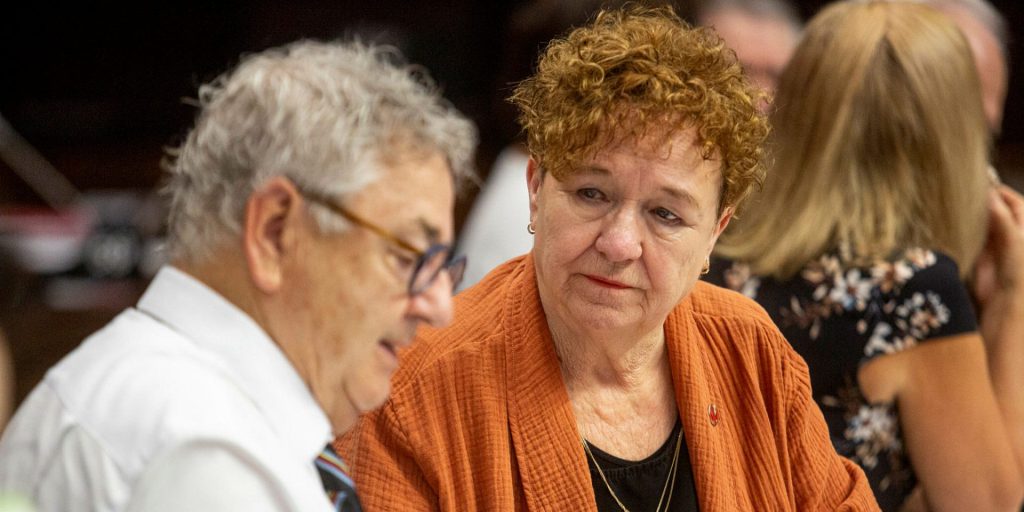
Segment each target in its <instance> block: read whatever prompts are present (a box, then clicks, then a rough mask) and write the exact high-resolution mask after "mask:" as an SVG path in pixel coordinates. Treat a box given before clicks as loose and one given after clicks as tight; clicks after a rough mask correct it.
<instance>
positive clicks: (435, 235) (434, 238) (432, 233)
mask: <svg viewBox="0 0 1024 512" xmlns="http://www.w3.org/2000/svg"><path fill="white" fill-rule="evenodd" d="M417 220H418V221H419V224H420V230H422V231H423V234H424V235H426V237H427V240H428V241H429V242H430V243H431V244H436V243H437V242H438V241H439V240H440V239H441V230H440V229H437V227H436V226H434V225H432V224H431V223H429V222H427V220H426V219H424V218H423V217H420V218H419V219H417Z"/></svg>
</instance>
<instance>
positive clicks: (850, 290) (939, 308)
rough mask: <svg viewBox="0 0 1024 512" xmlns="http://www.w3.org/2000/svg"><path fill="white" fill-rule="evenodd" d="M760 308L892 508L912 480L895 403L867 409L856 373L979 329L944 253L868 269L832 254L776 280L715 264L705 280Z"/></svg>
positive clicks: (840, 446) (911, 254)
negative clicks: (891, 356) (905, 352)
mask: <svg viewBox="0 0 1024 512" xmlns="http://www.w3.org/2000/svg"><path fill="white" fill-rule="evenodd" d="M705 279H706V280H707V281H710V282H712V283H714V284H717V285H719V286H724V287H726V288H731V289H733V290H736V291H739V292H741V293H743V294H744V295H746V296H748V297H751V298H753V299H754V300H756V301H757V302H758V303H760V304H761V305H762V306H763V307H764V308H765V310H767V311H768V314H769V315H771V317H772V319H773V320H774V321H775V323H776V325H778V327H779V329H780V330H781V331H782V333H783V334H784V335H785V336H786V339H788V340H789V342H790V343H791V344H792V345H793V348H795V349H796V351H797V352H799V353H800V355H801V356H803V358H804V359H805V360H806V361H807V365H808V367H809V369H810V374H811V385H812V390H813V394H814V399H815V401H816V402H817V403H818V405H819V406H820V407H821V409H822V412H823V413H824V415H825V420H826V422H827V423H828V428H829V433H830V435H831V437H832V443H833V445H834V446H835V447H836V451H838V452H839V453H840V454H841V455H843V456H845V457H848V458H850V459H852V460H853V461H854V462H856V463H858V464H860V466H861V467H862V468H864V472H865V473H866V474H867V476H868V480H869V481H870V482H871V487H872V490H874V492H875V496H876V497H877V498H878V501H879V504H880V505H881V507H882V510H898V509H899V506H900V504H902V503H903V501H904V500H905V499H906V497H907V496H908V495H909V494H910V492H911V491H913V489H914V487H915V485H916V483H917V481H916V478H915V476H914V471H913V468H912V467H911V466H910V461H909V459H908V458H907V453H906V450H905V448H904V444H903V434H902V433H901V431H900V421H899V412H898V410H897V408H896V404H895V403H894V402H882V403H869V402H868V401H867V400H866V399H865V398H864V396H863V395H862V394H861V391H860V386H859V385H858V383H857V370H858V369H859V368H860V367H861V365H863V364H864V363H866V362H868V361H870V360H871V359H873V358H875V357H878V356H883V355H886V354H893V353H896V352H899V351H901V350H906V349H908V348H911V347H913V346H915V345H917V344H918V343H922V342H927V341H928V340H932V339H936V338H941V337H944V336H951V335H955V334H961V333H965V332H971V331H975V330H977V324H976V320H975V315H974V310H973V308H972V306H971V302H970V298H969V296H968V293H967V289H966V288H965V287H964V285H963V282H962V281H961V280H960V278H959V274H958V271H957V266H956V263H955V262H954V261H953V260H952V259H951V258H949V257H948V256H946V255H944V254H942V253H938V252H934V251H929V250H923V249H912V250H908V251H906V252H905V253H903V254H901V255H899V256H898V257H896V258H893V259H891V260H889V261H880V262H878V263H876V264H874V265H871V266H868V267H855V266H848V265H845V264H844V263H843V261H842V260H841V259H840V258H839V257H838V256H837V255H836V254H835V253H829V254H825V255H823V256H821V257H820V258H818V259H817V260H815V261H812V262H811V263H809V264H808V265H807V266H806V267H804V269H803V270H802V271H801V272H800V273H799V274H798V275H796V276H795V277H793V278H791V279H789V280H788V281H785V282H781V281H778V280H775V279H773V278H769V277H759V276H755V275H751V273H750V268H749V267H748V266H747V265H746V264H743V263H738V262H731V261H726V260H718V261H714V262H713V264H712V267H711V272H709V273H708V275H707V276H705Z"/></svg>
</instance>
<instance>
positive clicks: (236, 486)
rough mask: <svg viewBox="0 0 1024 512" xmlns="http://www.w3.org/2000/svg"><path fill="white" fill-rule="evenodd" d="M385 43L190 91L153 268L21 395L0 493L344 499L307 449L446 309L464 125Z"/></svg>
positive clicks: (331, 47) (300, 502)
mask: <svg viewBox="0 0 1024 512" xmlns="http://www.w3.org/2000/svg"><path fill="white" fill-rule="evenodd" d="M392 57H394V56H393V55H391V54H390V53H389V52H386V51H383V50H381V49H378V48H374V47H368V46H364V45H360V44H323V43H313V42H300V43H296V44H293V45H290V46H287V47H284V48H281V49H273V50H269V51H266V52H263V53H260V54H256V55H252V56H250V57H247V58H246V59H244V60H243V62H242V63H241V64H240V65H239V67H238V68H237V69H236V70H235V71H233V72H230V73H228V74H226V75H224V76H223V77H221V78H219V79H217V80H215V81H214V82H213V83H211V84H209V85H206V86H204V87H202V88H201V89H200V91H199V100H200V102H201V104H202V110H201V112H200V114H199V117H198V120H197V124H196V127H195V129H194V130H193V131H192V132H191V133H190V134H189V136H188V137H187V139H186V141H185V142H184V144H183V145H182V147H181V148H179V149H178V150H177V151H175V152H173V158H172V163H171V165H170V170H171V173H172V177H171V181H170V185H169V187H168V191H169V195H170V198H171V214H170V230H169V231H170V241H169V250H170V254H171V261H172V264H171V265H169V266H167V267H165V268H163V269H161V270H160V272H159V273H158V274H157V276H156V278H155V279H154V280H153V283H152V284H151V285H150V287H149V289H148V290H147V291H146V293H145V295H144V296H143V297H142V298H141V300H140V301H139V303H138V305H137V306H136V307H135V308H133V309H129V310H127V311H125V312H123V313H122V314H121V315H120V316H118V317H117V318H116V319H115V320H114V321H112V322H111V323H110V324H109V325H108V326H106V327H105V328H104V329H102V330H100V331H99V332H97V333H96V334H95V335H93V336H92V337H90V338H89V339H87V340H86V341H85V342H84V343H83V344H82V346H81V347H80V348H78V349H77V350H76V351H75V352H74V353H72V354H71V355H70V356H68V357H67V358H65V359H64V360H63V361H61V362H60V363H59V364H58V365H57V366H56V367H54V368H53V369H52V370H51V371H50V372H49V373H48V374H47V376H46V379H45V380H44V382H43V383H42V384H40V386H39V387H38V388H36V389H35V390H34V391H33V392H32V394H31V396H30V397H29V398H28V400H27V401H26V403H25V404H24V405H23V406H22V407H21V409H20V410H19V411H18V412H17V414H16V416H15V418H14V419H13V421H12V423H11V424H10V426H9V428H8V431H7V432H6V434H5V437H4V438H3V441H2V443H0V489H3V490H9V491H15V492H19V493H22V494H25V495H27V496H29V497H30V499H31V500H32V501H34V503H35V506H36V507H37V508H38V509H39V510H41V511H65V512H66V511H73V510H146V511H153V510H176V511H181V510H247V511H252V510H289V511H291V510H295V511H299V510H302V511H313V510H324V511H326V510H359V503H358V500H357V499H356V498H355V494H354V490H353V489H352V487H351V480H349V479H348V477H347V475H346V474H345V473H344V464H343V463H342V462H341V461H340V459H338V458H337V456H336V455H335V454H333V453H332V452H330V451H329V450H327V449H325V445H326V443H327V442H328V441H329V440H330V439H332V436H334V435H337V434H340V433H342V432H344V431H345V430H346V429H348V428H349V427H350V426H351V425H352V424H353V423H354V422H355V421H356V419H357V417H358V416H359V414H361V413H363V412H365V411H369V410H371V409H373V408H375V407H377V406H379V405H380V404H381V403H382V402H383V401H384V400H385V399H386V398H387V396H388V393H389V390H390V383H389V380H390V377H391V374H392V372H393V371H394V370H395V367H396V364H397V359H396V357H395V352H396V350H397V349H398V348H400V347H403V346H405V345H407V344H408V343H410V341H411V340H412V338H413V334H414V330H415V328H416V326H417V325H418V324H420V323H427V324H431V325H435V326H443V325H445V324H447V323H448V322H449V320H450V318H451V314H452V308H451V294H452V288H453V286H454V282H455V281H458V279H459V277H460V275H461V271H462V268H463V264H464V261H463V260H459V259H453V258H452V254H451V250H450V244H451V238H452V229H453V228H452V207H453V202H454V199H453V197H454V189H455V187H456V185H457V184H458V183H459V182H460V181H461V179H462V178H464V177H466V176H467V175H468V174H469V173H470V172H471V171H470V170H469V169H470V161H471V155H472V151H473V144H474V141H475V131H474V129H473V127H472V125H471V124H470V123H469V122H468V121H467V120H466V119H465V118H463V117H462V116H460V115H459V114H458V113H457V112H455V111H454V110H453V109H452V108H451V107H450V106H448V105H447V104H446V103H444V102H443V101H442V100H441V99H440V98H439V96H438V94H437V93H436V91H435V90H434V89H433V88H432V87H431V86H429V85H428V84H424V83H422V81H419V80H417V79H415V78H414V77H415V75H416V74H415V73H413V72H411V71H410V70H409V69H408V68H404V67H397V66H395V65H394V64H391V62H393V61H394V60H395V59H393V58H392ZM325 490H326V491H327V495H328V496H330V500H329V499H328V498H327V497H325Z"/></svg>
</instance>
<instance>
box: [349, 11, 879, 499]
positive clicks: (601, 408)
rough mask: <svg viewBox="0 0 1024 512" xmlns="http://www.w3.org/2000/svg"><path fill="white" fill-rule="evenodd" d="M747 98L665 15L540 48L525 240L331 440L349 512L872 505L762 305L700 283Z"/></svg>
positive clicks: (744, 155) (702, 43)
mask: <svg viewBox="0 0 1024 512" xmlns="http://www.w3.org/2000/svg"><path fill="white" fill-rule="evenodd" d="M753 91H754V90H753V89H752V88H751V86H750V84H749V82H748V81H747V80H746V79H745V78H744V76H743V74H742V72H741V70H740V66H739V64H738V63H737V62H736V60H735V57H734V55H733V54H732V52H731V51H728V50H727V49H725V48H724V46H723V44H722V41H721V39H719V38H718V37H717V36H715V35H714V33H713V32H711V31H710V30H709V29H694V28H690V27H689V26H688V25H686V24H685V23H684V22H683V21H681V20H680V19H679V18H678V17H677V16H676V15H675V14H674V13H673V12H672V11H671V10H669V9H646V8H642V7H630V8H627V9H625V10H617V11H609V12H603V13H601V14H599V15H598V16H597V18H596V19H595V20H594V21H593V22H592V23H591V24H590V25H588V26H585V27H583V28H579V29H577V30H575V31H573V32H571V33H570V34H569V35H568V36H566V37H564V38H561V39H556V40H555V41H553V42H552V43H551V44H550V45H549V46H548V48H547V50H546V51H545V53H544V55H543V56H542V58H541V60H540V63H539V69H538V71H537V72H536V74H535V75H534V76H533V77H531V78H529V79H527V80H526V81H524V82H523V83H521V84H520V85H519V86H518V87H517V88H516V91H515V93H514V95H513V97H512V101H513V102H514V103H515V104H516V105H517V106H518V107H519V109H520V122H521V123H522V125H523V127H524V129H525V131H526V134H527V140H528V148H529V151H530V154H531V160H530V163H529V166H528V170H527V182H528V183H527V186H528V190H529V198H530V212H531V216H530V217H531V220H530V223H529V225H528V226H525V227H526V229H527V230H528V231H529V232H530V233H532V234H534V246H533V250H532V251H531V252H530V253H529V254H527V255H524V256H521V257H518V258H515V259H513V260H510V261H508V262H506V263H505V264H503V265H502V266H499V267H498V268H497V269H495V270H494V271H492V272H491V273H490V274H489V275H488V276H487V277H485V278H484V279H483V281H481V282H480V283H478V284H477V285H476V286H474V287H472V288H469V289H468V290H466V291H464V292H462V293H461V294H460V295H458V296H457V297H456V304H455V310H456V313H455V317H456V319H455V321H454V323H453V324H452V325H451V327H450V328H447V329H435V330H429V331H427V332H422V333H421V334H420V337H419V339H418V341H417V342H416V343H415V344H414V345H413V346H412V347H411V348H410V349H409V350H408V351H406V352H405V353H403V354H402V359H403V362H402V365H401V369H400V370H399V371H398V372H397V373H396V376H395V379H394V381H393V391H392V398H391V399H390V400H389V402H388V403H387V404H386V405H385V406H384V407H383V409H382V410H380V411H379V412H378V413H375V414H372V415H370V416H368V417H366V418H365V419H364V420H363V421H361V422H360V423H359V424H358V425H357V426H356V427H355V428H354V430H353V431H351V433H350V434H347V435H346V436H344V437H343V438H342V439H341V440H340V441H339V443H338V448H339V449H340V451H341V452H342V453H343V454H344V455H345V456H346V458H347V459H349V460H350V461H351V462H352V463H353V472H354V478H355V480H356V485H357V487H358V488H359V491H360V496H361V497H362V500H363V502H364V504H365V505H366V508H367V510H370V509H374V510H460V511H465V510H487V511H494V510H559V511H561V510H601V511H620V510H657V511H663V510H698V509H700V510H705V511H711V510H720V511H736V510H755V509H757V510H826V509H828V510H874V509H876V507H877V506H876V505H875V503H874V500H873V498H872V496H871V492H870V489H869V488H868V487H867V482H866V480H865V478H864V475H863V473H862V472H861V471H860V469H858V468H857V467H856V466H855V465H853V464H852V463H850V462H849V461H847V460H845V459H842V458H841V457H839V456H838V455H836V453H835V451H834V450H833V448H832V446H831V445H830V444H829V439H828V433H827V429H826V426H825V423H824V420H823V418H822V416H821V413H820V411H819V410H818V409H817V407H815V405H814V402H813V401H812V399H811V391H810V385H809V381H808V376H807V369H806V366H805V365H804V363H803V361H802V360H801V359H800V358H799V356H797V355H796V353H795V352H794V351H793V350H792V349H791V348H790V346H789V344H788V343H787V342H786V340H785V339H783V338H782V336H781V335H780V334H779V332H778V330H777V329H776V328H775V326H774V324H772V322H771V320H770V318H769V317H768V316H767V315H765V314H764V312H763V311H762V310H760V308H758V307H757V305H756V304H754V302H753V301H751V300H749V299H746V298H743V297H742V296H740V295H739V294H736V293H733V292H729V291H726V290H722V289H720V288H717V287H713V286H710V285H708V284H705V283H700V282H698V280H697V278H698V275H699V274H700V273H701V272H702V270H706V267H707V262H708V256H709V255H710V254H711V250H712V247H713V246H714V244H715V241H716V240H717V238H718V235H719V234H720V233H721V232H722V230H723V229H725V227H726V225H727V224H728V223H729V220H730V218H731V217H732V213H733V211H734V209H735V208H736V206H737V205H738V204H739V203H740V201H741V200H742V199H743V197H744V196H746V195H747V193H748V191H749V190H750V188H751V187H752V186H753V184H754V183H755V182H757V181H758V180H759V179H760V177H761V174H762V169H761V163H760V162H761V156H762V155H761V151H762V150H761V144H762V142H763V140H764V138H765V136H766V134H767V131H768V129H767V125H766V121H765V119H764V118H763V117H762V116H761V115H760V114H759V113H758V110H757V102H758V100H759V98H758V97H757V94H756V93H755V92H753ZM519 229H522V227H520V228H519Z"/></svg>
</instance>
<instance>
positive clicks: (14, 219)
mask: <svg viewBox="0 0 1024 512" xmlns="http://www.w3.org/2000/svg"><path fill="white" fill-rule="evenodd" d="M96 220H97V219H96V215H95V213H94V212H93V210H92V209H90V208H86V207H75V208H69V209H64V210H57V211H54V210H49V209H46V208H12V209H7V210H2V211H0V247H3V248H4V249H6V250H7V251H8V252H9V253H10V254H11V255H12V256H13V257H14V258H15V259H16V260H17V261H18V263H19V264H21V266H22V267H23V268H25V269H26V270H28V271H30V272H35V273H39V274H55V273H59V272H64V271H67V270H70V269H72V268H74V267H75V266H76V265H78V264H79V263H80V262H81V259H82V248H83V245H84V244H85V241H86V239H87V238H88V237H89V234H90V233H91V232H92V230H93V227H94V226H95V224H96Z"/></svg>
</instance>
